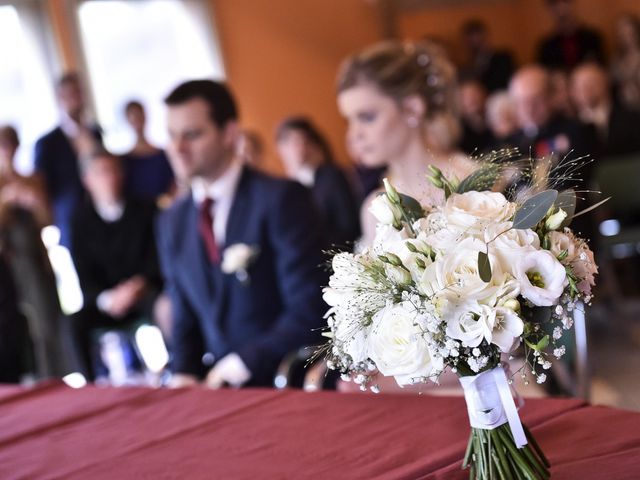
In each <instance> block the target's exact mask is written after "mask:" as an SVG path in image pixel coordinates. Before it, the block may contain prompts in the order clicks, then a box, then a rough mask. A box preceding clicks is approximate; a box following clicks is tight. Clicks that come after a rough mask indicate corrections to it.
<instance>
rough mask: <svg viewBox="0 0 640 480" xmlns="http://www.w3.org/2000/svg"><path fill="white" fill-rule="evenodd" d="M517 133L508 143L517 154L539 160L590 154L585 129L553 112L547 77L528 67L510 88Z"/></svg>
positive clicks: (519, 73) (545, 74) (544, 72)
mask: <svg viewBox="0 0 640 480" xmlns="http://www.w3.org/2000/svg"><path fill="white" fill-rule="evenodd" d="M509 95H511V98H512V99H513V102H514V106H515V110H516V114H517V117H518V123H519V126H520V129H519V130H518V131H517V132H516V133H515V134H514V135H513V136H512V137H511V138H510V139H509V142H510V143H511V144H512V146H514V147H518V148H519V149H520V152H521V153H523V154H525V155H528V154H529V153H531V155H532V156H533V157H534V158H540V157H545V156H549V155H551V154H555V155H556V156H558V157H562V156H564V155H566V154H568V153H569V152H571V153H572V155H573V156H576V157H578V156H581V155H586V154H589V153H592V148H590V147H591V145H590V144H589V143H588V140H587V138H586V133H585V130H584V127H583V126H582V125H580V124H579V123H577V122H576V121H574V120H571V119H568V118H566V117H564V116H562V115H561V114H559V113H556V112H554V110H553V105H552V104H551V84H550V77H549V73H548V72H547V71H546V70H545V69H544V68H542V67H539V66H535V65H530V66H526V67H523V68H522V69H520V70H519V71H518V72H517V73H516V74H515V75H514V77H513V78H512V79H511V83H510V84H509Z"/></svg>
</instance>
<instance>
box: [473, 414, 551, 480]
mask: <svg viewBox="0 0 640 480" xmlns="http://www.w3.org/2000/svg"><path fill="white" fill-rule="evenodd" d="M524 430H525V433H526V435H527V440H528V442H529V443H528V444H527V445H525V446H524V447H523V448H517V447H516V445H515V442H514V439H513V436H512V434H511V429H510V427H509V424H508V423H505V424H504V425H500V426H499V427H497V428H495V429H493V430H485V429H482V428H472V429H471V436H470V437H469V444H468V445H467V450H466V453H465V456H464V460H463V462H462V468H463V469H466V468H470V472H469V479H470V480H515V479H525V480H546V479H548V478H549V477H550V476H551V474H550V473H549V462H548V460H547V458H546V457H545V456H544V453H543V452H542V450H541V449H540V446H539V445H538V443H537V442H536V440H535V438H533V435H531V432H530V431H529V429H528V428H527V427H526V426H524Z"/></svg>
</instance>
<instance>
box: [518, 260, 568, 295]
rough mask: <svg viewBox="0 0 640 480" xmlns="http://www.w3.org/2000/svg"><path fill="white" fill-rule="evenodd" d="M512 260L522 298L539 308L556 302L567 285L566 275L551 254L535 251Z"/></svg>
mask: <svg viewBox="0 0 640 480" xmlns="http://www.w3.org/2000/svg"><path fill="white" fill-rule="evenodd" d="M514 260H515V267H514V270H515V276H516V279H517V280H518V282H519V283H520V293H521V294H522V296H523V297H524V298H526V299H527V300H529V301H530V302H532V303H533V304H534V305H537V306H540V307H542V306H550V305H553V304H554V303H556V302H557V301H558V298H560V296H561V295H562V292H563V291H564V287H565V285H566V284H567V273H566V271H565V268H564V267H563V266H562V264H561V263H560V262H559V261H558V260H557V259H556V257H554V256H553V254H552V253H551V252H549V251H547V250H535V251H531V252H526V253H525V254H524V255H521V256H519V257H516V258H515V259H514Z"/></svg>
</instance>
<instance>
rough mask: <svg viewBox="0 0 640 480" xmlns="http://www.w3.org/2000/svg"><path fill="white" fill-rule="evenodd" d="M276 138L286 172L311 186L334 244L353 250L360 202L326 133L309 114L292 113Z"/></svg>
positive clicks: (357, 228)
mask: <svg viewBox="0 0 640 480" xmlns="http://www.w3.org/2000/svg"><path fill="white" fill-rule="evenodd" d="M276 142H277V146H278V153H279V154H280V158H281V159H282V163H283V165H284V168H285V172H286V174H287V176H288V177H289V178H291V179H293V180H296V181H298V182H300V183H301V184H302V185H304V186H306V187H308V188H309V189H310V190H311V193H312V195H313V199H314V200H315V204H316V206H317V207H318V211H319V212H320V214H321V215H322V218H323V220H324V225H325V228H326V234H327V240H328V241H329V242H330V245H331V247H332V248H333V247H339V248H341V249H349V250H350V249H351V248H352V247H353V243H354V242H355V241H356V239H357V238H358V236H359V234H360V229H359V221H358V205H357V203H356V200H355V195H354V193H353V190H352V189H351V185H350V184H349V181H348V180H347V177H346V176H345V174H344V173H343V172H342V170H340V168H339V167H338V166H337V165H336V162H335V160H334V158H333V154H332V152H331V148H330V147H329V144H328V143H327V141H326V140H325V138H324V136H323V135H322V134H321V133H320V132H319V131H318V129H317V128H316V127H315V125H314V124H313V123H312V122H311V120H309V119H308V118H305V117H289V118H286V119H285V120H283V121H282V123H280V125H279V126H278V128H277V130H276Z"/></svg>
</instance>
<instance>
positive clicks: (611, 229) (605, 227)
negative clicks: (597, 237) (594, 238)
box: [599, 219, 620, 237]
mask: <svg viewBox="0 0 640 480" xmlns="http://www.w3.org/2000/svg"><path fill="white" fill-rule="evenodd" d="M599 230H600V233H601V234H602V235H603V236H605V237H613V236H614V235H617V234H619V233H620V222H619V221H618V220H615V219H609V220H605V221H604V222H602V223H601V224H600V227H599Z"/></svg>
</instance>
